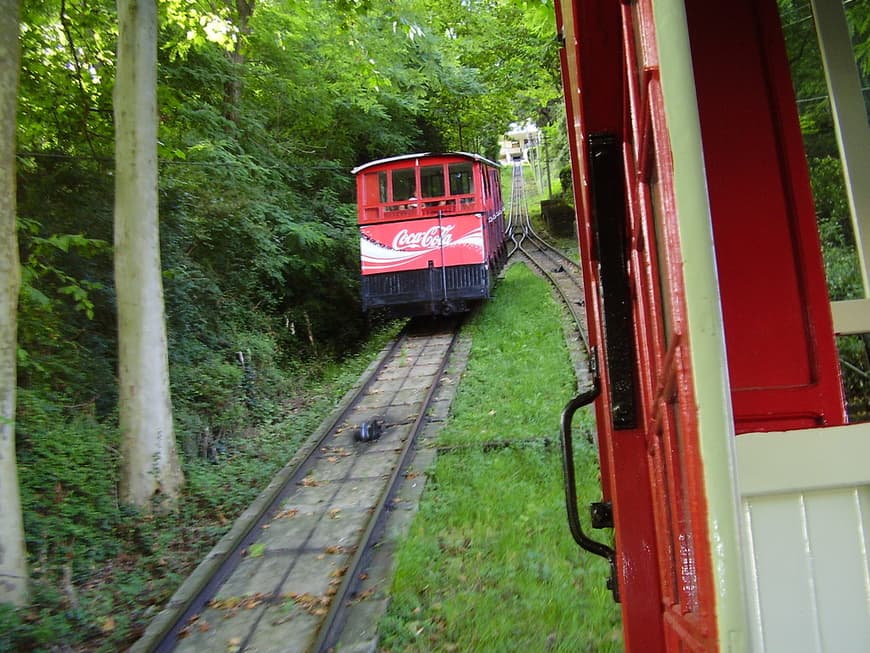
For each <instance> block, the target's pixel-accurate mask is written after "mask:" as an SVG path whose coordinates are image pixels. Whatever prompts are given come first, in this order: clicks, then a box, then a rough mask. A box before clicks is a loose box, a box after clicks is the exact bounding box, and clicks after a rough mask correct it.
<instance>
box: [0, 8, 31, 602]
mask: <svg viewBox="0 0 870 653" xmlns="http://www.w3.org/2000/svg"><path fill="white" fill-rule="evenodd" d="M18 14H19V4H18V0H0V602H2V603H11V604H13V605H24V604H26V603H27V599H28V591H27V556H26V554H25V552H24V525H23V522H22V519H21V499H20V496H19V493H18V471H17V466H16V462H15V390H16V373H15V363H16V351H17V347H18V291H19V288H20V286H21V269H20V267H19V260H18V236H17V234H16V232H15V217H16V197H15V114H16V111H17V105H18V66H19V50H18V47H19V46H18Z"/></svg>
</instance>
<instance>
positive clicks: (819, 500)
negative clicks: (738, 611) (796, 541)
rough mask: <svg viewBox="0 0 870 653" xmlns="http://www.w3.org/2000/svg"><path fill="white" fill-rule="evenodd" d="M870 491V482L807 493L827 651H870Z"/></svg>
mask: <svg viewBox="0 0 870 653" xmlns="http://www.w3.org/2000/svg"><path fill="white" fill-rule="evenodd" d="M868 462H870V461H868ZM868 493H870V489H868V488H867V487H864V488H861V489H857V488H844V489H837V490H830V491H827V492H813V493H810V494H807V495H806V496H805V497H804V502H805V505H806V515H807V531H808V536H809V537H808V540H807V544H808V549H807V555H808V558H809V560H810V564H812V567H813V578H814V586H815V595H816V606H817V610H818V614H817V620H818V623H819V627H820V629H821V641H822V648H821V650H823V651H844V652H845V651H855V652H856V653H858V652H860V653H867V652H868V651H870V612H868V600H870V589H868V585H867V582H866V578H867V557H866V551H867V540H866V534H867V526H868V524H867V523H866V522H865V521H864V518H863V515H862V514H861V499H860V498H861V495H864V496H865V498H866V495H867V494H868ZM846 634H848V636H847V637H846V638H845V639H846V641H843V640H844V635H846Z"/></svg>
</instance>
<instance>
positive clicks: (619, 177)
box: [556, 0, 870, 653]
mask: <svg viewBox="0 0 870 653" xmlns="http://www.w3.org/2000/svg"><path fill="white" fill-rule="evenodd" d="M848 4H849V3H846V4H845V5H844V3H843V2H842V0H808V2H807V3H805V5H804V6H806V8H807V11H809V10H810V8H811V10H812V13H811V15H810V19H812V20H813V21H814V22H815V27H816V32H817V36H818V44H819V49H820V53H821V61H822V64H823V66H824V69H825V70H824V72H825V79H826V82H827V85H828V95H829V97H830V100H831V102H830V106H831V108H832V120H833V121H834V124H835V125H836V128H837V130H836V135H837V139H838V146H839V149H840V159H841V164H842V168H843V173H844V175H843V176H844V179H845V184H846V190H847V195H848V201H849V205H850V209H851V212H852V218H853V224H854V225H855V240H856V242H857V244H858V250H859V254H860V256H861V262H862V263H861V265H862V267H863V270H862V272H863V277H864V282H865V293H866V292H867V288H866V284H867V279H868V278H870V275H868V271H867V260H868V259H870V239H868V235H867V234H868V233H870V190H868V189H870V179H868V178H867V175H868V170H870V130H868V116H867V113H866V108H865V104H864V99H863V97H862V94H861V83H860V77H859V76H858V70H857V66H856V57H855V53H854V52H853V50H852V46H851V41H850V37H849V29H848V26H847V16H846V11H847V10H848V8H849V7H848ZM782 6H783V3H781V2H780V3H778V2H777V0H730V1H729V2H709V1H708V0H633V1H627V0H624V1H623V2H613V1H611V0H557V1H556V10H557V26H558V31H559V37H560V40H561V41H562V43H563V47H562V50H561V58H562V70H563V82H564V87H565V102H566V108H567V115H568V121H567V123H568V126H569V138H570V147H571V155H572V164H573V174H574V194H575V201H576V206H577V215H578V233H579V245H580V250H581V255H582V260H583V265H584V275H585V283H586V304H587V310H588V316H589V322H590V324H589V339H590V344H591V346H592V348H593V351H594V352H595V359H596V363H597V368H596V369H595V370H594V371H595V373H596V374H597V375H598V377H599V378H600V384H596V390H597V388H598V387H600V395H597V397H596V394H597V393H596V391H595V390H592V391H589V392H587V393H585V396H583V397H578V398H577V399H575V400H574V401H573V402H571V403H570V404H569V407H568V408H567V409H566V412H565V414H564V415H563V437H565V442H566V443H567V444H568V446H566V454H570V423H571V416H572V413H573V412H574V410H575V409H576V408H577V407H578V406H579V404H580V403H582V400H585V399H593V398H594V401H595V412H596V421H597V429H598V439H597V441H598V447H599V458H600V464H601V472H602V473H601V479H602V481H601V482H602V494H603V498H602V501H601V502H600V503H598V504H594V508H595V512H594V518H595V519H594V525H595V526H596V527H609V528H612V529H613V532H614V539H615V546H614V547H613V548H611V547H610V546H609V545H607V544H604V543H602V542H599V541H595V540H594V539H592V538H589V537H588V535H586V534H585V532H584V531H583V529H582V524H581V522H582V521H583V520H581V519H580V518H579V513H578V511H577V509H576V505H574V506H573V507H572V492H573V489H572V487H571V484H570V482H569V483H566V486H567V487H566V496H567V498H568V503H569V519H570V521H571V523H572V533H573V534H574V537H575V539H577V541H578V543H579V544H581V546H584V548H587V549H588V550H590V551H592V552H593V553H597V554H599V555H602V556H604V557H606V558H608V560H609V562H610V564H611V570H612V573H613V576H614V577H613V578H612V586H613V589H614V594H615V597H616V598H617V599H618V600H620V601H621V606H622V617H623V630H624V635H625V650H626V651H628V652H629V653H632V652H638V653H657V652H661V651H668V652H675V653H677V652H680V653H682V652H688V651H692V652H713V651H722V652H726V651H727V652H729V653H742V652H745V651H755V652H762V651H767V652H770V653H781V652H790V653H791V652H794V653H797V652H800V653H826V652H828V653H829V652H831V651H837V652H838V653H843V652H847V651H848V652H850V653H866V652H867V651H870V559H868V551H870V424H867V423H863V424H861V423H858V424H850V423H848V419H847V415H846V410H845V402H844V398H843V393H842V389H841V381H840V369H839V361H838V356H837V349H836V345H835V336H836V335H841V334H847V333H868V332H870V300H867V299H863V300H853V301H849V302H833V303H832V302H830V301H829V298H828V295H827V290H826V284H825V270H824V266H823V262H822V257H821V250H820V243H819V236H818V230H817V226H816V222H815V210H814V204H813V196H812V190H811V186H810V178H809V174H808V166H807V160H806V157H805V154H804V148H803V146H802V136H801V129H800V122H799V119H798V111H797V102H796V99H795V96H794V91H793V87H792V84H791V80H790V71H789V60H788V57H787V54H786V47H785V40H784V36H783V30H784V29H786V28H788V26H789V21H788V20H784V19H783V17H782V16H781V15H780V13H779V9H780V7H782ZM793 20H796V19H793ZM801 20H804V19H801ZM806 45H808V46H810V47H811V44H806ZM566 458H570V455H567V456H566ZM565 468H566V479H567V480H568V481H570V480H571V479H570V475H569V473H568V472H569V471H570V470H571V469H573V467H572V466H571V464H570V460H568V461H567V462H566V467H565ZM575 503H576V502H575Z"/></svg>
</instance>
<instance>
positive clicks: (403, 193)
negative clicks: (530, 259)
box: [353, 152, 507, 315]
mask: <svg viewBox="0 0 870 653" xmlns="http://www.w3.org/2000/svg"><path fill="white" fill-rule="evenodd" d="M353 173H354V174H355V175H356V184H357V206H358V222H359V228H360V258H361V267H362V303H363V310H366V311H368V310H370V309H373V308H381V307H385V308H388V309H390V310H391V311H393V312H394V313H397V314H400V315H427V314H428V315H446V314H449V313H455V312H461V311H465V310H467V309H468V308H469V306H470V304H471V303H472V302H475V301H479V300H483V299H486V298H488V297H489V296H490V292H491V289H492V285H493V282H494V280H495V277H496V275H497V274H498V272H499V270H500V269H501V267H502V266H503V265H504V262H505V259H506V249H507V248H506V244H505V237H504V205H503V202H502V197H501V186H500V180H499V165H498V164H497V163H494V162H492V161H489V160H488V159H485V158H483V157H481V156H478V155H476V154H467V153H464V152H451V153H447V154H430V153H426V154H407V155H403V156H396V157H391V158H388V159H380V160H377V161H372V162H370V163H366V164H364V165H361V166H359V167H357V168H354V170H353Z"/></svg>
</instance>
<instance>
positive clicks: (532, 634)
mask: <svg viewBox="0 0 870 653" xmlns="http://www.w3.org/2000/svg"><path fill="white" fill-rule="evenodd" d="M561 319H562V318H561V315H560V311H559V307H558V306H557V305H556V304H555V303H554V302H553V300H552V299H551V295H550V292H549V290H548V287H547V285H546V283H545V282H544V281H542V280H541V279H539V278H538V277H536V276H535V275H534V274H533V273H532V272H530V271H529V270H528V269H527V268H526V267H525V266H522V265H514V266H512V267H511V268H510V269H509V270H508V271H507V274H506V275H505V279H504V280H503V281H502V282H501V283H500V285H499V287H498V289H497V292H496V299H495V300H494V301H492V302H490V303H488V304H487V305H486V307H485V308H484V309H483V311H482V312H481V313H479V314H478V315H477V316H476V318H475V319H474V320H473V321H472V323H471V324H470V325H469V330H470V331H471V334H472V337H473V341H472V351H471V356H470V358H469V362H468V369H467V371H466V373H465V374H464V375H463V378H462V382H461V384H460V386H459V389H458V391H457V396H456V398H455V400H454V404H453V409H452V415H451V418H450V420H449V422H448V424H447V425H446V426H445V429H444V431H443V432H442V435H441V436H440V437H439V445H449V446H451V447H452V448H451V449H449V450H447V451H445V452H444V453H442V454H440V455H439V457H438V460H437V462H436V463H435V466H434V469H433V470H430V472H431V476H430V480H429V482H428V484H427V487H426V491H425V494H424V496H423V500H422V502H421V505H420V511H419V513H418V515H417V518H416V519H415V521H414V524H413V525H412V527H411V530H410V532H409V535H408V537H407V538H406V540H405V541H404V542H403V544H402V546H401V547H400V549H399V552H398V555H397V570H396V576H395V579H394V584H393V588H392V602H391V605H390V608H389V611H388V613H387V615H386V616H385V617H384V618H383V620H382V621H381V624H380V629H379V632H380V635H381V650H382V651H390V652H392V653H398V652H399V651H409V652H412V651H413V652H417V651H420V652H422V651H447V652H450V651H463V652H465V651H487V652H496V651H505V652H508V651H566V652H567V651H571V652H577V651H590V652H593V651H594V652H595V653H600V652H605V651H620V650H622V640H621V627H620V623H619V608H618V606H617V605H616V604H614V603H613V601H612V600H611V597H610V594H609V592H608V591H607V590H606V588H605V580H606V577H607V573H608V566H607V563H606V562H605V561H604V560H603V559H600V558H594V557H592V556H590V555H589V554H585V553H582V552H581V551H580V550H579V549H578V548H577V547H576V545H575V544H574V543H573V541H572V539H571V536H570V534H569V532H568V528H567V525H566V518H565V508H564V499H563V491H562V472H561V460H560V455H559V447H558V420H559V415H560V413H561V410H562V408H563V406H564V404H565V403H566V402H567V401H568V399H570V397H571V396H573V394H574V389H575V385H576V384H575V380H574V377H573V372H572V368H571V363H570V360H569V357H568V353H567V350H566V348H565V342H564V338H563V335H562V326H561ZM577 421H578V422H579V423H582V426H580V428H577V429H576V430H577V431H578V436H579V437H578V441H584V439H583V438H582V435H581V434H582V433H583V431H586V432H587V433H588V431H589V429H591V428H592V418H591V417H590V415H589V413H588V412H587V413H585V414H584V415H583V416H582V417H580V418H578V420H577ZM493 441H510V442H515V443H516V444H515V445H514V446H507V447H504V448H487V447H483V446H474V445H475V443H478V445H479V444H481V443H489V442H493ZM464 445H472V446H464ZM578 449H579V451H578V452H577V454H576V455H577V459H578V460H577V468H578V469H577V476H578V479H580V482H581V483H583V484H584V486H583V487H581V488H580V489H579V490H580V491H579V494H580V501H581V505H583V504H585V503H588V502H589V501H592V500H597V499H598V498H599V496H600V491H599V488H598V468H597V458H596V453H595V451H594V449H593V447H592V445H589V444H587V445H585V446H583V445H580V446H578Z"/></svg>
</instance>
